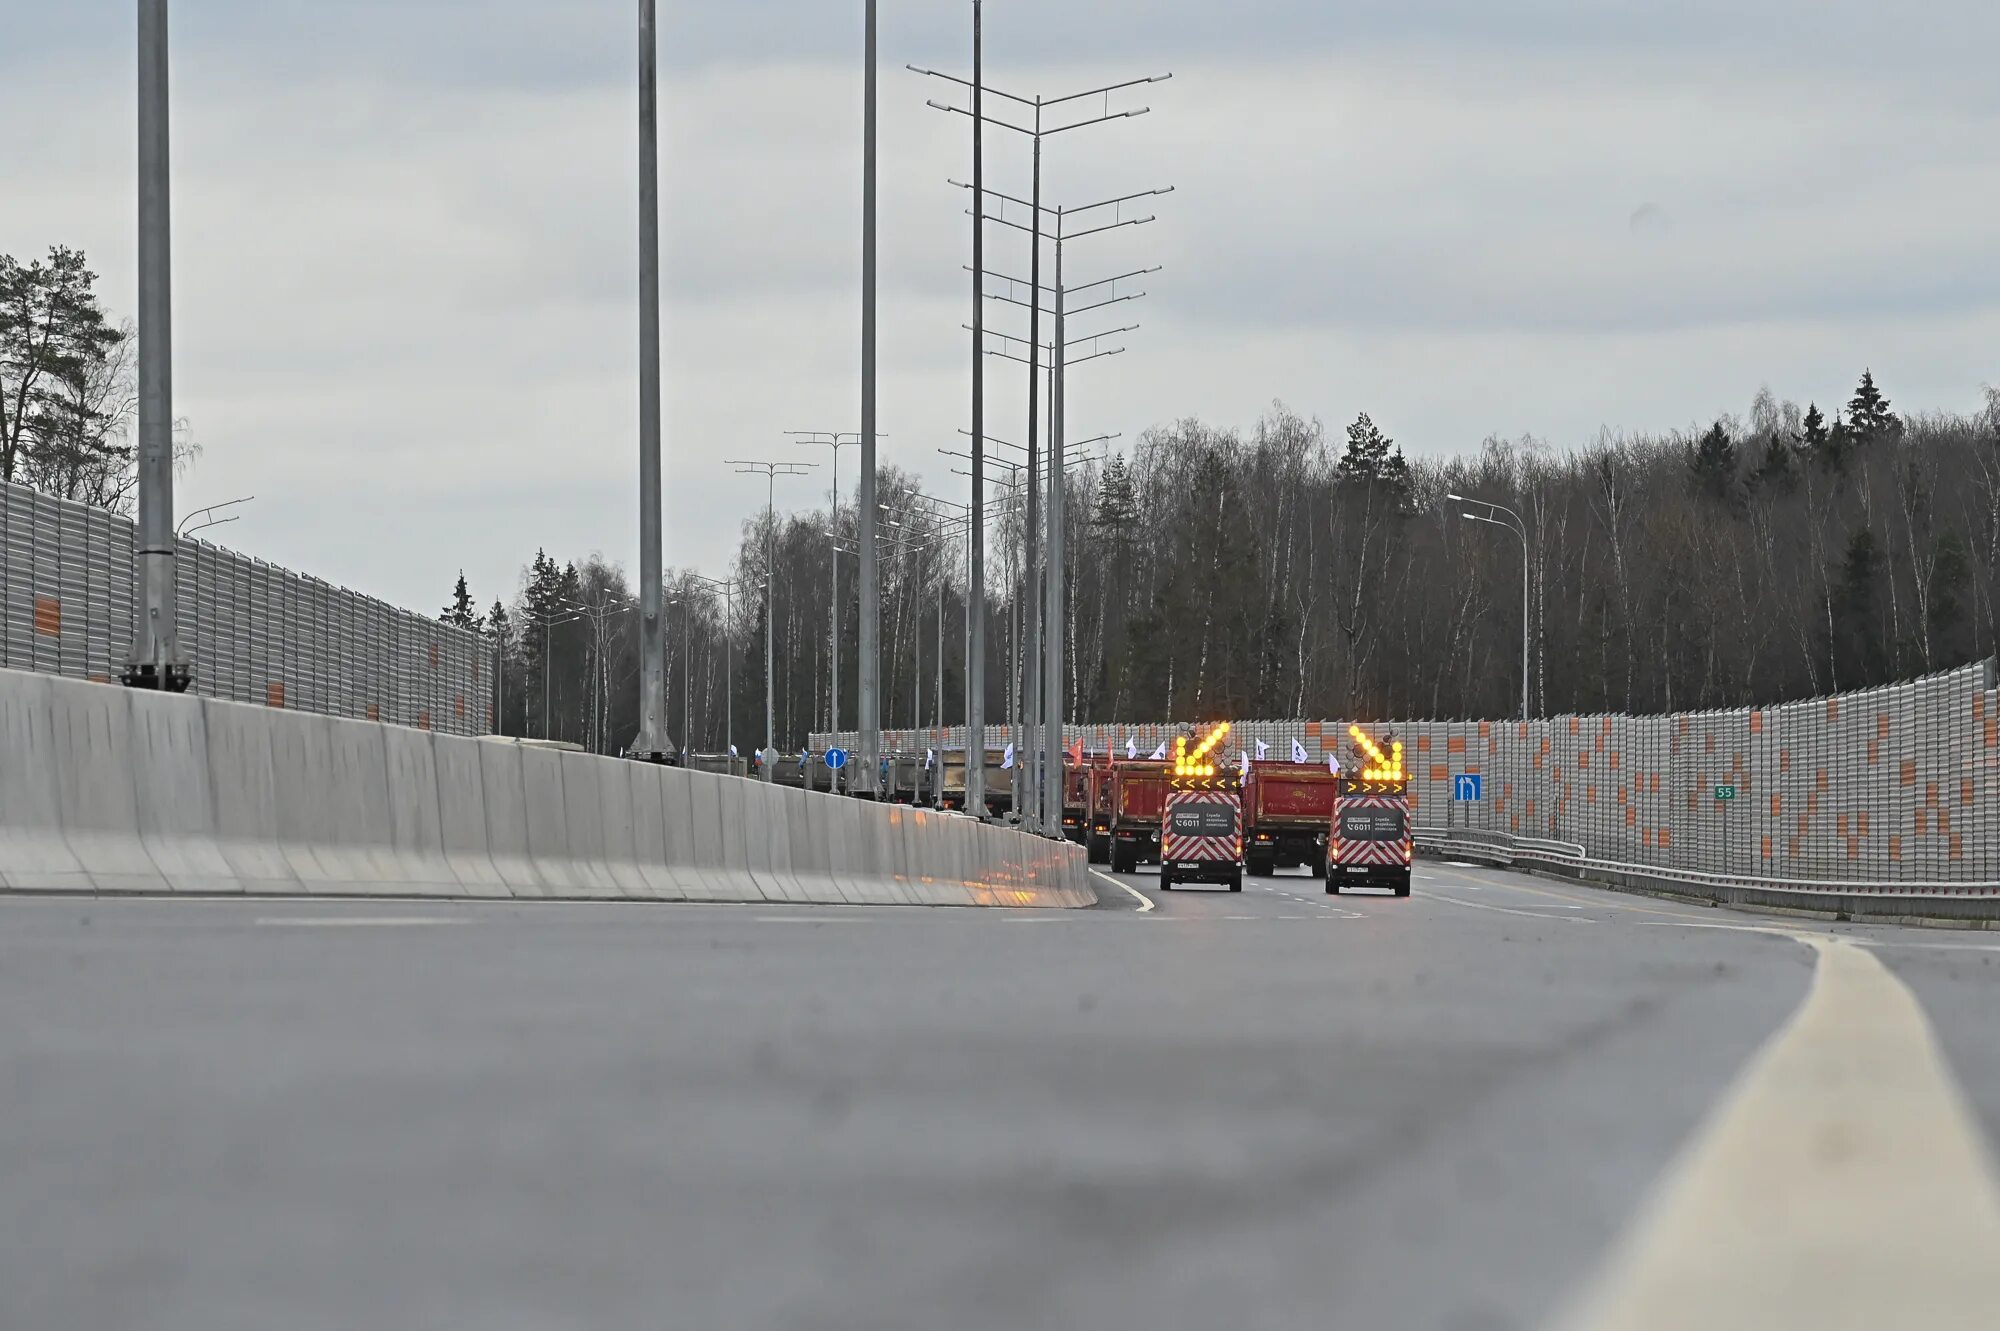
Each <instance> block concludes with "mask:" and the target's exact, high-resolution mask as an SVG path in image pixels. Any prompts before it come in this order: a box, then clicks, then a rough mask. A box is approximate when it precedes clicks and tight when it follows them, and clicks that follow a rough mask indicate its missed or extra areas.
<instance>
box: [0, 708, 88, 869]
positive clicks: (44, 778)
mask: <svg viewBox="0 0 2000 1331" xmlns="http://www.w3.org/2000/svg"><path fill="white" fill-rule="evenodd" d="M0 673H5V672H0ZM53 683H54V681H52V680H50V679H48V678H47V677H46V676H43V675H25V674H18V673H17V674H8V675H7V678H6V685H7V686H6V687H5V688H0V746H4V752H0V885H5V886H6V887H8V888H10V889H12V890H14V891H17V892H87V891H91V890H92V884H91V881H90V876H89V875H88V874H86V873H85V872H84V869H83V866H82V865H81V864H79V863H77V858H76V856H75V855H72V854H71V853H70V849H69V842H68V841H66V840H65V839H64V838H63V827H62V815H61V812H60V810H61V807H62V801H61V799H60V798H59V796H58V795H57V787H58V785H59V784H60V783H59V781H58V779H57V776H56V741H55V716H54V713H53V710H52V704H51V702H50V691H51V686H52V685H53Z"/></svg>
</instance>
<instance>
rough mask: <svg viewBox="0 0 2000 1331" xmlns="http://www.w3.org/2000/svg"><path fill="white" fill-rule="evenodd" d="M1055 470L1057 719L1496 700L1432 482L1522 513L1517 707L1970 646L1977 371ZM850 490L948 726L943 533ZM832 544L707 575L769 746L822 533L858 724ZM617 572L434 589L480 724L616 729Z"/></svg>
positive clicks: (1976, 549)
mask: <svg viewBox="0 0 2000 1331" xmlns="http://www.w3.org/2000/svg"><path fill="white" fill-rule="evenodd" d="M1068 481H1069V488H1068V497H1069V502H1068V513H1067V517H1068V521H1067V524H1066V532H1067V542H1068V551H1069V558H1068V559H1067V561H1066V564H1067V586H1068V596H1067V598H1066V610H1067V612H1068V613H1067V615H1066V620H1065V624H1064V635H1065V639H1066V652H1065V659H1066V662H1067V668H1068V678H1067V680H1066V681H1065V686H1066V698H1067V701H1068V710H1069V714H1070V717H1071V719H1073V720H1079V721H1109V720H1130V721H1142V720H1151V719H1163V718H1168V717H1188V716H1226V717H1238V718H1248V717H1290V716H1370V715H1373V716H1396V717H1431V718H1439V719H1448V718H1471V717H1506V716H1512V715H1516V714H1518V711H1519V708H1520V692H1521V689H1520V653H1521V634H1522V603H1521V602H1522V596H1521V560H1522V542H1521V541H1520V539H1519V538H1518V537H1517V536H1516V535H1515V534H1514V533H1513V532H1512V531H1510V530H1507V529H1505V528H1503V527H1497V526H1492V525H1488V524H1483V523H1475V522H1468V521H1467V520H1465V518H1464V517H1463V513H1464V511H1465V510H1466V508H1467V507H1468V505H1466V504H1463V503H1454V502H1450V501H1448V500H1447V498H1446V496H1448V495H1451V494H1458V495H1463V496H1467V497H1469V498H1471V499H1475V500H1481V501H1491V502H1496V503H1500V504H1504V505H1507V506H1508V507H1510V508H1512V509H1513V510H1514V511H1515V512H1517V513H1519V514H1520V516H1521V518H1522V520H1523V522H1524V524H1525V529H1526V534H1527V542H1526V546H1527V561H1528V584H1529V585H1528V607H1527V614H1528V623H1529V628H1530V634H1529V642H1530V661H1529V693H1530V704H1531V707H1532V709H1533V710H1534V712H1535V713H1536V714H1538V715H1548V714H1560V713H1565V712H1582V713H1589V712H1601V711H1618V712H1630V713H1645V712H1659V711H1675V710H1689V709H1700V708H1710V707H1724V706H1736V705H1740V704H1743V703H1745V702H1749V701H1759V702H1773V703H1775V702H1781V701H1786V700H1790V699H1796V698H1801V697H1807V696H1812V695H1815V694H1822V693H1829V692H1834V691H1838V690H1848V689H1855V688H1863V687H1867V686H1870V685H1874V684H1881V683H1887V682H1890V681H1892V680H1897V679H1905V678H1909V677H1912V676H1915V675H1921V674H1925V673H1929V672H1932V671H1936V670H1942V669H1946V668H1948V667H1951V666H1954V665H1958V664H1962V663H1963V662H1965V661H1968V660H1972V659H1976V658H1979V657H1981V656H1984V655H1987V654H1990V653H1992V652H1993V651H1994V644H1995V641H1996V636H2000V627H1997V626H1996V597H2000V392H1994V391H1992V390H1989V392H1988V400H1987V405H1986V409H1985V410H1984V411H1983V412H1980V413H1978V414H1973V415H1952V414H1945V413H1936V414H1929V415H1916V414H1912V415H1908V416H1905V415H1899V414H1898V413H1897V412H1896V411H1895V410H1894V409H1893V407H1892V404H1891V403H1890V402H1889V401H1888V399H1887V398H1886V397H1885V396H1884V394H1883V392H1882V390H1881V389H1880V388H1878V386H1877V385H1876V383H1875V381H1874V377H1873V375H1872V374H1864V375H1863V376H1862V379H1861V381H1860V383H1859V385H1858V386H1857V388H1856V390H1855V392H1854V395H1853V397H1852V399H1851V400H1850V401H1849V402H1847V403H1846V404H1844V405H1842V406H1840V407H1839V408H1837V409H1835V410H1833V411H1832V412H1831V414H1828V413H1827V412H1826V411H1824V410H1822V409H1821V408H1820V407H1819V406H1818V405H1817V404H1806V405H1805V406H1800V405H1798V404H1796V403H1792V402H1788V401H1783V400H1780V399H1779V398H1777V397H1776V396H1774V395H1773V394H1771V393H1770V392H1768V391H1766V392H1763V393H1760V394H1759V395H1758V397H1757V399H1756V401H1755V402H1754V403H1753V404H1752V405H1751V408H1750V410H1749V412H1748V414H1747V416H1745V417H1742V418H1737V417H1724V418H1722V419H1720V420H1717V421H1714V422H1712V423H1710V424H1709V425H1707V426H1706V427H1703V428H1698V429H1690V430H1687V431H1684V432H1675V433H1669V434H1664V435H1636V434H1635V435H1619V434H1613V433H1610V432H1606V433H1604V434H1602V435H1600V437H1599V438H1598V439H1596V440H1594V441H1593V442H1591V443H1590V444H1588V445H1586V446H1584V447H1580V448H1572V449H1557V448H1553V447H1551V446H1549V445H1547V444H1545V443H1542V442H1541V441H1538V440H1534V439H1521V440H1502V439H1489V440H1487V441H1486V442H1485V444H1484V445H1483V446H1482V447H1480V448H1479V449H1478V450H1476V451H1474V452H1471V453H1467V454H1464V455H1460V456H1445V457H1425V456H1418V457H1410V456H1407V455H1406V454H1405V453H1404V451H1403V450H1402V449H1401V447H1399V446H1398V445H1397V444H1396V443H1395V441H1394V440H1393V439H1392V438H1390V437H1388V436H1387V435H1386V434H1385V433H1384V431H1383V430H1382V429H1381V428H1379V427H1378V426H1377V425H1376V424H1375V423H1374V422H1373V421H1372V420H1370V419H1369V417H1368V416H1366V415H1362V416H1360V417H1358V418H1357V419H1355V420H1354V421H1353V422H1352V423H1351V424H1349V425H1347V426H1345V427H1343V428H1341V429H1340V430H1339V431H1337V432H1329V431H1328V430H1327V429H1326V428H1325V427H1324V426H1323V425H1322V424H1321V423H1320V422H1319V421H1318V420H1316V419H1312V418H1308V417H1305V416H1301V415H1299V414H1298V413H1296V412H1294V411H1292V410H1290V409H1288V408H1286V407H1284V406H1282V405H1277V406H1274V407H1273V408H1272V409H1271V411H1270V412H1269V413H1267V414H1266V415H1265V416H1264V417H1263V418H1262V419H1261V420H1259V421H1258V422H1256V423H1255V425H1254V426H1252V427H1250V428H1248V429H1240V430H1239V429H1229V428H1223V427H1218V426H1215V425H1211V424H1209V423H1206V422H1202V421H1199V420H1192V419H1189V420H1181V421H1176V422H1173V423H1171V424H1166V425H1159V426H1155V427H1154V428H1152V429H1149V430H1147V431H1146V432H1145V433H1144V434H1143V435H1142V436H1141V437H1140V439H1139V440H1138V441H1137V444H1136V446H1135V447H1133V448H1132V449H1131V450H1130V452H1129V453H1127V454H1113V455H1110V456H1108V457H1105V458H1101V459H1098V460H1096V461H1094V462H1092V463H1090V464H1088V465H1085V466H1083V467H1080V468H1077V469H1076V470H1074V471H1073V472H1072V473H1071V475H1070V476H1069V478H1068ZM878 487H879V495H880V497H881V498H882V501H883V502H884V504H885V505H886V509H887V517H888V519H889V521H890V522H893V523H895V524H897V525H896V526H894V527H887V528H885V529H884V530H885V535H886V536H887V537H888V538H889V539H890V540H893V541H894V542H896V544H888V543H887V542H885V547H884V550H883V555H882V559H881V571H882V646H883V653H884V659H883V666H882V671H883V687H884V693H883V721H884V724H885V725H888V726H894V727H901V726H911V725H916V726H931V725H937V724H940V723H942V724H945V725H957V724H960V723H961V722H962V721H963V719H964V698H963V681H964V678H965V671H964V666H965V660H966V652H965V648H966V641H965V633H964V603H965V598H964V588H965V568H964V549H963V528H962V526H961V527H959V528H958V529H957V530H953V529H952V528H951V526H950V518H949V516H948V514H946V513H945V512H944V511H943V510H941V509H940V508H938V507H936V506H933V505H931V504H929V503H927V502H926V501H925V499H924V498H923V497H922V494H921V492H920V480H919V478H917V477H914V476H910V475H908V474H905V473H903V472H900V471H898V470H896V469H894V468H886V469H884V470H882V471H881V472H880V473H879V481H878ZM955 488H956V487H954V489H955ZM1000 493H1001V492H999V491H997V490H996V491H995V493H994V494H993V495H991V496H989V500H990V501H991V500H997V499H998V498H999V497H1000ZM946 497H947V498H948V499H951V500H953V501H954V502H956V501H957V500H958V496H957V495H956V494H955V493H954V494H951V495H948V496H946ZM1482 511H1484V510H1482ZM1021 534H1022V533H1021V529H1020V523H1019V520H1018V516H1017V515H1011V514H1007V513H1003V514H1002V515H1001V516H999V517H998V518H996V519H995V520H994V521H993V522H992V524H991V526H990V529H989V541H988V596H989V601H988V605H989V620H988V633H987V652H986V676H987V700H986V701H987V716H988V718H989V720H991V721H995V722H998V721H1003V720H1004V719H1005V718H1006V717H1007V716H1008V715H1009V714H1010V712H1011V709H1012V689H1013V686H1014V682H1015V679H1016V669H1015V666H1014V662H1015V660H1016V656H1015V651H1016V642H1017V635H1016V633H1015V631H1014V625H1015V623H1016V617H1015V615H1014V610H1015V608H1016V597H1015V595H1014V593H1015V589H1016V588H1017V586H1018V582H1019V573H1020V566H1021V564H1020V555H1021V548H1020V537H1021ZM836 535H837V536H838V541H837V542H836V539H835V537H836ZM853 543H854V513H853V509H852V507H851V503H849V504H843V506H842V507H841V510H840V512H839V513H838V515H837V516H836V515H833V514H830V513H829V512H828V511H827V510H826V509H825V508H820V509H817V510H804V511H797V512H792V513H786V514H779V515H778V516H777V517H776V519H775V522H774V523H769V524H767V521H766V519H765V517H764V515H763V514H761V513H759V514H758V515H757V516H755V517H754V518H751V519H749V520H747V521H746V522H745V523H744V526H743V534H742V540H741V543H740V546H739V549H738V551H737V554H736V556H735V559H734V561H733V563H732V567H731V569H730V570H729V573H728V577H729V578H730V579H733V580H734V582H735V584H736V586H737V587H738V588H748V589H755V588H759V587H761V585H762V583H763V581H764V578H765V576H766V573H767V570H768V571H769V572H770V573H771V574H772V575H773V578H772V581H773V584H774V587H775V592H774V595H773V597H772V598H771V602H770V606H771V613H772V614H773V616H774V623H775V640H774V653H773V656H774V665H775V669H774V672H773V677H774V683H775V710H776V718H777V738H778V741H779V744H780V746H781V747H783V748H787V749H790V748H794V747H797V746H799V745H800V744H801V743H802V742H803V741H804V738H805V736H806V735H807V734H808V733H809V732H810V731H814V730H826V729H829V728H831V727H832V720H833V718H832V714H831V711H832V699H831V694H830V686H829V679H830V647H831V645H832V642H833V631H834V624H835V618H836V616H835V607H834V605H833V603H832V588H831V586H830V584H829V576H830V570H831V568H832V563H831V559H832V558H833V557H835V556H834V551H835V550H836V549H837V548H838V546H840V545H844V546H845V547H847V550H846V552H842V553H840V554H838V556H837V558H838V559H839V567H840V593H841V595H840V603H839V606H838V616H837V618H838V632H839V642H840V660H841V663H842V664H841V678H840V684H841V694H842V696H841V699H840V715H839V720H840V725H841V727H842V728H851V727H852V726H853V725H854V719H855V687H856V682H855V675H854V661H855V659H856V650H857V644H856V642H855V625H856V612H857V608H858V598H857V595H856V589H855V560H854V558H853V556H852V554H851V549H852V546H853ZM668 586H669V595H670V597H672V598H673V599H674V604H673V605H671V606H670V607H669V611H668V636H669V661H668V676H669V694H670V698H669V708H668V719H669V724H670V728H672V730H673V733H674V734H675V735H676V736H680V735H681V734H682V729H681V727H682V725H683V717H687V718H689V719H690V721H691V731H690V736H691V739H692V742H693V744H694V746H695V747H697V748H701V749H717V748H720V747H722V745H723V744H724V743H725V742H726V741H727V739H728V738H730V737H733V738H734V740H735V742H736V744H737V745H738V747H739V748H740V749H741V750H743V751H744V752H748V751H749V750H750V749H751V748H753V747H754V746H756V745H757V744H759V743H761V742H762V739H763V733H762V732H763V714H764V664H763V653H764V622H765V621H764V613H765V602H764V599H763V597H762V596H761V594H760V593H758V592H756V591H754V590H753V591H750V592H747V593H746V592H744V591H740V590H739V591H738V592H737V593H736V594H735V596H734V598H733V600H732V601H730V602H729V603H727V604H725V601H724V599H723V597H722V594H721V593H720V592H719V591H717V590H715V589H714V588H713V587H712V586H710V585H708V584H706V583H704V582H703V581H701V580H700V579H699V578H698V577H697V575H695V574H694V573H693V572H691V571H687V570H670V571H669V574H668ZM461 591H462V589H461ZM631 595H632V592H631V589H630V588H629V587H628V586H627V585H626V581H625V577H624V574H623V573H622V572H621V571H620V570H618V569H616V568H614V567H610V566H607V565H606V564H604V562H603V561H602V560H599V559H591V560H586V561H583V562H582V563H580V564H557V563H556V562H555V561H553V560H550V559H549V558H548V557H547V556H546V555H545V554H538V555H537V557H536V560H535V561H534V562H533V563H532V564H531V565H530V566H529V568H528V570H527V571H526V573H525V574H524V579H523V587H522V591H521V593H520V594H519V595H518V596H517V597H516V598H515V599H514V601H513V603H512V604H511V605H509V606H499V605H496V606H495V607H494V608H493V609H492V610H490V611H489V612H488V614H487V616H485V617H481V616H478V615H476V614H475V613H474V611H473V610H472V603H471V601H470V599H469V597H462V598H460V599H455V601H454V605H453V606H452V607H451V608H450V609H449V610H448V612H447V616H446V617H447V618H454V617H457V618H460V619H462V621H463V622H475V621H479V620H481V619H482V618H483V619H486V620H491V621H492V622H496V623H499V624H501V625H502V626H503V627H504V629H505V632H506V638H507V641H508V643H509V644H510V646H509V652H508V661H509V670H508V690H507V696H508V701H507V703H506V704H505V705H504V707H503V711H502V715H501V719H500V721H501V726H502V728H503V729H505V730H507V731H508V732H509V733H517V734H529V735H539V734H542V733H544V729H545V726H546V729H547V733H550V734H553V735H555V736H556V737H558V738H571V739H578V740H581V741H583V742H586V743H591V744H593V746H594V747H599V748H604V749H607V750H615V749H616V748H617V747H618V746H619V745H620V744H621V743H623V742H625V741H626V740H627V739H629V737H630V735H631V734H632V733H634V732H635V731H636V716H635V715H634V706H635V703H634V697H635V691H636V685H635V682H634V681H635V680H636V670H637V659H636V625H635V623H634V621H633V617H632V613H631V611H630V609H629V602H630V597H631ZM940 610H942V614H943V635H942V645H943V653H942V658H943V660H942V679H941V680H940V673H939V625H938V616H939V614H940ZM545 661H553V662H554V663H555V666H554V669H553V670H544V668H543V663H544V662H545ZM732 661H733V666H734V669H733V682H734V688H733V694H732V692H731V691H730V690H729V689H728V688H726V687H725V680H726V679H727V677H728V676H729V675H730V674H731V671H730V670H729V666H730V664H731V662H732ZM725 697H733V702H732V704H731V706H732V708H733V725H731V724H729V723H728V722H727V721H726V720H725V711H724V706H723V703H724V699H725ZM940 701H941V706H940ZM545 714H546V722H545V720H544V717H545Z"/></svg>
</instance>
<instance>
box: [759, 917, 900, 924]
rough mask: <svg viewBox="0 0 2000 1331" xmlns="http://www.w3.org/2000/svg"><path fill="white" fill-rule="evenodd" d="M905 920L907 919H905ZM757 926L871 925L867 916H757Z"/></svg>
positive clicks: (870, 920)
mask: <svg viewBox="0 0 2000 1331" xmlns="http://www.w3.org/2000/svg"><path fill="white" fill-rule="evenodd" d="M905 918H907V917H905ZM756 923H758V924H872V923H874V917H873V916H868V915H837V916H836V915H759V916H757V917H756Z"/></svg>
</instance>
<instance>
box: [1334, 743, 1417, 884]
mask: <svg viewBox="0 0 2000 1331" xmlns="http://www.w3.org/2000/svg"><path fill="white" fill-rule="evenodd" d="M1348 734H1350V735H1352V736H1353V737H1354V742H1355V743H1356V744H1357V745H1358V746H1360V748H1361V750H1362V751H1363V752H1364V753H1366V754H1367V756H1368V758H1369V759H1370V762H1369V764H1368V765H1367V766H1365V767H1363V768H1362V771H1361V774H1360V775H1359V776H1347V775H1343V776H1341V777H1340V778H1339V782H1340V784H1339V792H1338V794H1337V795H1336V797H1335V799H1334V805H1333V823H1332V827H1331V829H1330V834H1329V837H1328V840H1327V847H1326V890H1327V891H1328V892H1329V893H1337V892H1339V891H1340V889H1341V888H1342V886H1343V885H1345V886H1356V887H1360V886H1367V887H1386V888H1389V889H1390V890H1391V891H1393V892H1394V893H1395V894H1396V895H1397V896H1399V897H1407V896H1408V895H1410V861H1411V859H1412V857H1413V852H1414V850H1415V847H1414V845H1413V844H1412V841H1411V835H1410V783H1409V777H1408V774H1407V773H1405V772H1404V770H1403V746H1402V744H1401V742H1392V743H1391V745H1390V751H1389V752H1388V753H1386V754H1385V753H1383V751H1382V747H1381V746H1380V745H1379V744H1377V743H1376V742H1375V741H1374V740H1373V739H1371V738H1369V736H1368V735H1367V734H1366V733H1365V732H1363V730H1362V729H1361V727H1360V726H1350V727H1348Z"/></svg>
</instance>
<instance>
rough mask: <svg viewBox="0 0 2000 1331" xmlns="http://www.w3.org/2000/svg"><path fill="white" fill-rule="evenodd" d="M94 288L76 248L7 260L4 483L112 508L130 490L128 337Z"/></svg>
mask: <svg viewBox="0 0 2000 1331" xmlns="http://www.w3.org/2000/svg"><path fill="white" fill-rule="evenodd" d="M96 284H97V274H96V273H93V272H91V271H90V268H89V266H88V265H87V263H86V262H85V259H84V256H83V254H82V252H81V251H79V250H71V249H65V248H63V247H62V246H60V245H56V246H52V247H51V248H50V249H49V257H48V260H47V262H43V261H41V260H36V261H35V262H34V263H31V264H29V265H28V266H27V267H25V268H24V267H22V266H21V265H20V263H19V262H18V261H16V260H15V259H14V258H13V257H11V256H9V255H5V254H0V481H12V480H16V479H21V480H26V481H27V482H28V483H29V484H31V485H34V486H36V487H37V488H39V489H43V490H46V491H48V492H50V493H52V494H57V495H61V496H62V497H63V498H66V499H76V500H80V501H83V502H85V503H94V504H97V505H99V506H101V507H112V508H115V507H119V506H121V503H122V501H123V499H124V498H125V496H126V494H127V492H128V491H129V488H130V486H129V483H128V481H127V479H126V478H127V477H128V475H129V470H130V469H129V464H130V461H131V457H132V450H131V449H130V448H129V447H126V446H125V443H124V439H125V432H126V426H127V424H128V423H129V421H130V418H131V415H132V412H133V410H134V407H135V402H134V398H133V395H132V393H131V391H130V384H129V373H130V367H131V360H130V355H131V345H130V344H131V339H130V337H129V336H128V334H127V333H125V332H123V331H121V330H119V329H116V328H113V327H112V326H111V325H110V324H109V322H108V321H107V320H106V319H105V315H104V310H103V307H102V306H101V305H99V304H98V300H97V294H96V291H95V287H96Z"/></svg>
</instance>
